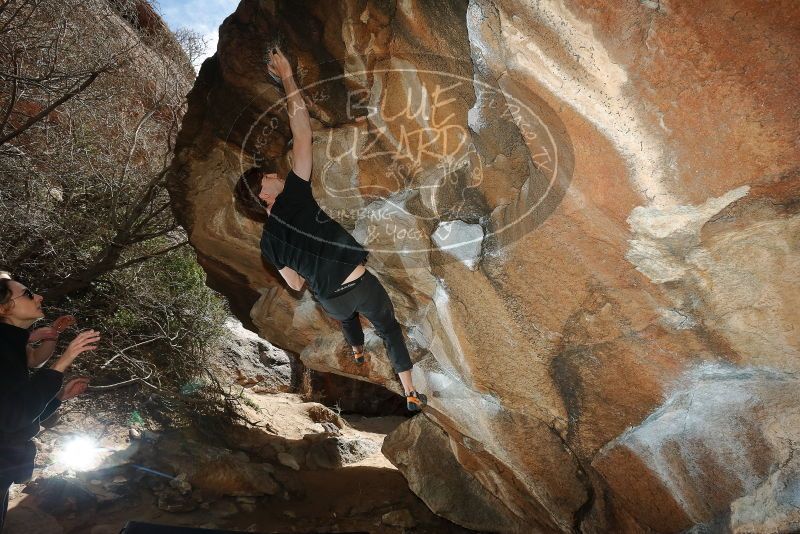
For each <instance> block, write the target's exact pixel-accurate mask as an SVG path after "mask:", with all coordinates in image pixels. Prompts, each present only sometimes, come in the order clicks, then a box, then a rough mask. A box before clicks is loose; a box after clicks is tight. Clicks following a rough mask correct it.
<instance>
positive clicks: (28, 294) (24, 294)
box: [10, 287, 33, 300]
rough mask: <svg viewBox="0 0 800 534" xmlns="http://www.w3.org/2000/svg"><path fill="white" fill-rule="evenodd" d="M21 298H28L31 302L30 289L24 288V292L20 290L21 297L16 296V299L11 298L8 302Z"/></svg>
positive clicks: (31, 292) (31, 294)
mask: <svg viewBox="0 0 800 534" xmlns="http://www.w3.org/2000/svg"><path fill="white" fill-rule="evenodd" d="M22 297H28V298H29V299H31V300H33V291H31V290H30V289H28V288H27V287H26V288H25V289H24V290H22V295H17V296H16V297H14V298H12V299H10V300H17V299H18V298H22Z"/></svg>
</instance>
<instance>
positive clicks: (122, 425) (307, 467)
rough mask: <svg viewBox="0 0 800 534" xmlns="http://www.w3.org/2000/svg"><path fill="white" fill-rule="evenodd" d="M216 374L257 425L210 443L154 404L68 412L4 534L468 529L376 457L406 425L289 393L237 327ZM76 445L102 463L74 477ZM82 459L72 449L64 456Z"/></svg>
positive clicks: (109, 401)
mask: <svg viewBox="0 0 800 534" xmlns="http://www.w3.org/2000/svg"><path fill="white" fill-rule="evenodd" d="M216 363H217V364H219V376H220V377H222V378H223V379H224V380H227V381H228V383H229V384H231V385H234V384H235V385H240V384H241V385H243V386H244V387H242V388H239V390H240V391H241V395H242V401H243V406H244V410H245V411H246V415H247V417H248V418H249V419H250V421H251V422H253V423H254V424H248V425H246V426H239V427H231V428H230V429H228V433H227V440H226V442H225V443H215V444H211V443H209V441H208V438H204V437H202V436H200V435H199V434H198V433H197V432H196V431H195V430H194V429H192V428H189V427H184V428H169V427H168V425H160V424H158V423H157V422H156V421H154V420H153V419H152V418H150V417H148V416H143V414H145V413H146V412H147V410H146V407H147V404H148V403H152V402H153V399H152V398H151V397H149V396H148V395H147V394H144V393H142V392H139V393H134V392H133V390H131V389H118V390H112V391H108V392H99V391H95V392H91V393H89V394H87V395H85V396H83V397H80V398H77V399H74V400H73V401H70V402H69V403H67V404H65V406H64V407H63V408H62V410H61V411H60V412H59V414H58V415H57V416H54V417H53V418H52V419H50V420H49V421H47V423H46V425H45V426H46V428H45V429H44V430H43V431H42V432H41V433H40V434H39V436H38V437H37V446H38V448H39V454H38V456H37V466H36V471H35V473H34V477H33V479H32V481H31V482H30V483H28V484H26V485H15V486H13V488H12V495H11V504H10V511H9V515H8V522H7V531H6V532H7V534H21V533H24V534H30V533H32V532H35V533H37V534H39V533H40V534H50V533H53V534H56V533H64V534H72V533H74V534H78V533H91V534H107V533H108V534H110V533H117V532H119V530H120V528H122V526H123V525H124V524H125V523H126V522H127V521H130V520H136V521H145V522H153V523H162V524H172V525H183V526H190V525H191V526H199V527H205V528H219V529H229V530H241V531H245V532H344V531H364V532H388V533H394V532H397V533H399V532H421V533H425V532H437V533H438V532H470V531H468V530H465V529H463V528H460V527H458V526H456V525H453V524H451V523H449V522H447V521H446V520H444V519H441V518H439V517H438V516H436V515H434V514H433V513H432V512H430V510H428V508H427V507H426V506H425V505H424V503H423V502H422V501H421V500H419V499H418V498H417V497H416V496H415V495H414V494H413V493H412V492H411V491H410V489H409V487H408V484H407V482H406V480H405V479H404V478H403V476H402V475H401V474H400V472H399V471H398V470H397V469H396V468H395V467H394V466H393V465H392V464H390V463H389V461H388V460H387V459H386V458H385V457H384V456H383V454H382V453H381V445H382V443H383V439H384V437H385V435H386V434H387V433H388V432H390V431H392V430H393V429H394V428H395V427H396V426H397V425H398V424H400V423H402V422H403V421H404V420H405V418H404V417H401V416H381V417H364V416H360V415H346V414H345V415H342V414H340V413H337V411H335V410H333V409H331V408H328V407H326V406H324V405H323V404H320V403H316V402H306V401H305V400H304V397H303V396H301V395H299V394H296V393H291V392H289V391H288V390H290V389H291V385H290V381H291V372H290V370H289V369H288V367H287V366H288V359H287V357H286V355H285V354H283V353H281V351H278V350H275V349H273V348H271V347H269V346H267V345H266V344H264V343H263V341H260V340H258V339H257V338H253V337H252V336H248V335H247V334H246V333H244V332H238V335H237V336H234V340H233V343H232V344H231V345H230V346H229V347H228V349H226V351H225V352H224V353H223V354H222V355H221V357H220V358H219V361H217V362H216ZM75 436H89V437H91V438H93V439H94V440H95V441H96V444H97V448H98V453H99V454H98V457H97V459H96V460H94V461H93V462H92V461H91V460H89V459H87V462H88V463H87V464H85V465H84V466H82V467H79V468H76V467H74V466H70V465H68V464H67V462H66V460H67V458H66V457H65V456H64V453H63V451H64V450H67V449H68V444H69V443H70V442H71V440H73V439H74V438H75ZM75 454H77V453H73V454H72V457H74V456H75Z"/></svg>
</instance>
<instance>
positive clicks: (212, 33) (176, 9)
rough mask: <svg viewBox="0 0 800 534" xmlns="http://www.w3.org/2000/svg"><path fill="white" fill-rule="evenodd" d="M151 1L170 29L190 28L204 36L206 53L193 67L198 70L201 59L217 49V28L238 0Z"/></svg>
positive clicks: (234, 7)
mask: <svg viewBox="0 0 800 534" xmlns="http://www.w3.org/2000/svg"><path fill="white" fill-rule="evenodd" d="M152 3H153V5H154V6H155V8H156V10H157V11H158V12H159V13H161V16H162V17H163V18H164V20H165V21H166V23H167V25H168V26H169V28H170V29H171V30H172V31H175V30H177V29H178V28H191V29H193V30H195V31H197V32H199V33H200V34H201V35H202V36H203V37H204V38H205V40H206V55H205V56H203V57H201V58H200V59H198V60H197V61H196V63H195V69H197V70H199V69H200V64H201V63H203V60H205V59H206V58H207V57H209V56H213V55H214V52H216V51H217V41H218V40H219V37H218V35H217V28H219V25H220V24H222V21H223V20H225V17H227V16H228V15H230V14H231V13H233V12H234V11H236V6H238V5H239V0H153V1H152Z"/></svg>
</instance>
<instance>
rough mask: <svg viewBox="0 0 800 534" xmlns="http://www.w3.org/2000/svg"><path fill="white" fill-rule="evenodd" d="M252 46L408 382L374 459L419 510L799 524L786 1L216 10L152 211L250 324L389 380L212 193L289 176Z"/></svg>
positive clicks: (674, 525)
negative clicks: (348, 346)
mask: <svg viewBox="0 0 800 534" xmlns="http://www.w3.org/2000/svg"><path fill="white" fill-rule="evenodd" d="M276 35H281V36H282V37H283V40H284V42H285V43H286V49H287V50H288V51H289V52H290V55H291V56H292V58H293V59H292V60H293V61H294V62H295V63H296V65H297V79H298V82H299V85H301V86H302V87H303V91H304V94H305V97H306V99H307V102H308V105H309V108H310V111H311V115H312V117H313V125H314V174H313V178H312V184H313V190H314V195H315V197H316V198H317V200H318V202H319V203H320V205H321V206H322V207H323V208H324V209H325V210H326V211H327V212H328V213H329V214H330V215H331V216H332V217H334V218H336V219H337V220H339V221H340V222H341V223H342V224H343V225H344V226H345V227H346V228H348V229H349V230H351V231H352V232H353V235H354V236H355V237H356V238H357V239H358V240H359V241H360V242H362V243H363V244H365V245H366V246H367V247H368V248H369V249H370V251H371V256H370V263H369V264H368V266H369V268H370V269H371V270H372V271H373V272H375V273H376V275H378V276H379V277H380V279H381V280H382V282H383V283H384V285H385V286H386V288H387V290H388V291H389V294H390V296H391V297H392V300H393V302H394V305H395V309H396V312H397V316H398V319H399V320H400V322H401V323H402V324H403V325H404V326H405V328H406V331H407V334H408V337H409V343H410V348H411V349H412V350H411V351H412V353H413V358H414V360H415V362H416V364H417V365H416V366H415V371H414V380H415V383H417V385H418V386H419V389H421V390H423V391H426V392H428V393H429V397H430V406H429V409H428V411H427V412H426V414H425V415H423V417H427V420H426V421H425V422H424V423H423V422H415V423H409V427H408V428H405V429H403V430H402V431H398V432H399V433H398V435H396V436H394V437H393V438H392V439H391V440H389V441H387V446H385V450H386V452H387V454H388V455H389V456H390V457H391V458H394V460H395V461H396V463H397V464H398V465H399V466H400V467H401V469H403V470H404V472H405V473H406V475H407V476H408V477H409V479H410V484H411V487H412V489H414V490H415V491H418V492H419V494H420V496H421V497H422V498H423V500H425V501H426V502H427V503H428V505H429V506H431V508H432V509H433V510H434V511H435V512H437V513H440V514H442V515H444V516H446V517H448V519H451V520H452V521H455V522H457V523H461V524H464V525H468V526H470V527H472V528H478V529H482V530H491V531H505V532H515V531H526V529H530V528H533V529H538V530H540V531H563V532H570V531H573V530H575V529H579V530H582V531H585V532H609V531H614V532H639V531H643V530H646V529H650V530H653V531H661V532H675V531H680V530H682V529H686V528H689V527H691V526H692V525H704V526H705V527H708V528H712V529H713V528H718V529H721V530H725V529H730V530H735V531H741V532H758V531H763V532H772V531H776V530H783V531H791V530H793V529H800V517H798V515H797V512H796V510H797V506H800V502H795V501H796V499H797V490H796V487H797V480H798V478H800V473H799V472H798V470H797V465H798V464H797V462H796V459H793V456H792V454H791V451H793V450H795V449H796V448H797V443H798V442H800V420H799V419H798V417H800V415H799V414H798V404H800V403H798V399H800V382H798V378H797V372H798V371H799V370H800V358H798V356H800V320H798V317H800V315H799V314H798V313H797V309H798V308H800V291H798V289H797V288H798V282H800V215H798V211H799V208H798V206H800V202H799V199H800V170H798V169H800V152H799V151H798V145H797V143H798V139H800V120H799V118H800V98H798V97H799V96H800V94H799V93H800V91H798V81H800V80H798V76H797V72H798V71H800V70H799V69H800V5H798V4H797V3H796V2H790V1H783V2H780V1H778V2H771V3H770V4H769V5H766V4H763V3H758V2H748V1H744V0H740V1H739V0H737V1H735V2H721V1H720V2H702V3H700V2H682V3H678V2H664V1H659V0H642V1H640V2H633V1H631V2H624V3H619V2H617V3H614V2H600V3H597V2H587V1H582V0H581V1H578V0H570V1H556V0H545V1H542V2H537V3H535V4H534V5H528V4H525V3H521V2H517V1H514V0H494V1H490V0H470V1H469V2H435V3H434V2H420V1H413V0H410V1H402V2H397V3H393V2H377V1H375V2H373V1H366V2H365V1H363V0H360V1H355V0H353V1H350V0H346V1H342V2H335V3H334V2H320V3H316V2H292V3H291V4H287V5H284V4H281V5H280V6H278V7H276V6H274V5H273V4H272V3H270V2H257V1H251V0H244V1H242V3H241V4H240V5H239V7H238V8H237V10H236V12H235V13H234V14H233V15H231V16H230V17H229V18H228V19H226V21H225V23H224V24H223V25H222V27H221V30H220V41H219V48H218V50H217V54H216V55H215V56H214V57H213V58H211V59H209V60H208V61H207V62H206V63H205V64H204V65H203V68H202V70H201V72H200V75H199V77H198V80H197V83H196V85H195V88H194V89H193V91H192V93H191V94H190V95H189V111H188V114H187V118H186V120H185V122H184V125H183V128H182V131H181V135H180V139H179V143H178V145H177V148H176V158H175V163H174V167H173V170H174V171H175V172H174V174H173V176H172V178H171V184H170V187H171V191H172V194H173V199H174V206H175V209H176V212H177V213H178V215H179V216H180V217H181V218H182V220H183V222H184V224H185V226H186V227H187V229H188V230H189V232H190V235H191V241H192V244H193V245H194V246H195V248H196V249H197V252H198V254H199V256H200V257H201V261H202V262H203V265H204V266H205V267H206V269H207V272H208V273H209V275H210V277H211V282H212V283H213V284H215V285H216V287H218V288H220V289H222V290H223V292H225V293H227V294H228V295H230V297H231V299H232V301H233V302H234V305H235V309H236V310H237V311H238V313H239V314H240V315H245V314H249V318H248V317H245V319H250V320H251V321H252V323H251V324H254V325H255V326H256V327H257V328H258V330H259V333H260V334H261V336H262V337H264V338H265V339H267V340H269V341H270V342H272V343H274V344H276V345H278V346H280V347H282V348H285V349H287V350H290V351H293V352H295V353H297V354H299V355H300V357H301V358H302V360H303V361H304V363H305V364H306V365H308V366H310V367H312V368H314V369H318V370H323V371H328V372H337V373H340V374H343V375H346V376H351V377H353V378H358V379H361V380H367V381H370V382H374V383H378V384H382V385H385V386H386V387H387V388H389V389H393V390H395V391H399V384H398V383H397V382H396V379H395V378H394V376H393V375H392V372H391V368H390V366H389V364H388V361H387V360H386V358H385V356H384V355H383V353H382V347H381V343H380V340H379V339H378V338H377V337H376V336H375V335H373V334H371V332H370V331H368V335H367V345H368V348H371V349H372V352H373V356H372V359H371V361H370V363H369V365H368V366H367V368H366V369H361V368H356V367H355V366H353V365H352V364H351V363H350V362H349V360H347V359H346V358H342V355H341V349H342V346H343V341H342V339H341V334H340V333H339V331H338V325H337V324H336V323H335V322H334V321H331V320H330V319H328V318H326V317H325V314H324V312H323V311H322V310H321V308H320V307H319V306H318V305H317V304H316V302H315V301H314V299H313V298H312V296H311V295H310V294H309V293H308V292H304V293H301V294H298V293H296V292H293V291H291V290H289V289H287V288H286V286H285V285H284V284H283V283H282V281H281V279H280V276H279V275H278V274H277V272H275V271H274V270H272V269H271V268H270V267H269V266H264V265H263V263H262V261H261V258H260V254H259V248H258V240H259V238H260V234H261V225H260V224H258V223H256V222H253V221H250V220H248V219H246V218H244V217H243V216H242V215H240V214H239V213H238V212H237V211H236V210H235V209H234V205H233V196H232V191H233V185H234V184H235V182H236V180H237V178H238V176H239V175H240V174H241V173H242V172H243V171H244V170H246V169H247V168H249V167H250V166H251V165H252V164H253V162H254V161H258V160H264V159H267V160H275V161H277V162H278V163H280V164H281V165H282V166H283V167H284V168H288V166H289V162H288V159H287V152H288V151H289V139H290V132H289V128H288V122H287V116H286V112H285V106H284V105H283V97H284V95H283V94H282V93H281V92H280V91H279V90H277V89H276V88H275V87H274V86H273V85H271V84H270V83H269V82H268V81H267V77H266V74H265V68H264V65H263V63H262V62H261V58H262V57H263V53H264V49H265V46H266V43H268V42H272V41H273V40H274V39H275V36H276ZM367 326H368V325H367ZM425 432H436V433H437V434H436V436H435V437H432V436H430V437H426V436H425V435H424V434H425ZM415 455H419V456H420V457H422V456H423V455H424V456H426V457H429V456H431V455H434V457H436V456H438V457H439V458H441V460H442V461H441V462H439V463H437V462H429V461H428V460H427V459H420V460H419V461H416V460H415ZM437 466H438V468H439V469H441V470H442V472H437ZM453 468H458V469H461V470H463V473H461V474H458V475H457V476H456V475H453V474H452V473H448V474H445V473H444V470H448V469H449V470H450V471H452V469H453ZM437 480H447V481H449V482H448V487H447V491H442V488H441V487H440V485H439V486H437V483H436V481H437ZM459 499H462V501H459V502H471V503H474V506H472V507H464V506H462V505H459V506H455V502H456V501H457V500H459ZM498 502H500V503H502V507H499V505H498ZM793 505H794V508H793V507H792V506H793ZM480 509H492V510H494V511H495V513H491V514H489V513H486V514H483V515H482V514H476V513H474V512H475V510H480ZM481 517H483V520H482V519H481Z"/></svg>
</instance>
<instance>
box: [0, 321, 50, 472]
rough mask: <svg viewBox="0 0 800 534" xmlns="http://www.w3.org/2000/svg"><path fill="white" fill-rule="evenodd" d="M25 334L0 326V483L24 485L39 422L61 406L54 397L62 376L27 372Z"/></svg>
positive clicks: (12, 328) (21, 329)
mask: <svg viewBox="0 0 800 534" xmlns="http://www.w3.org/2000/svg"><path fill="white" fill-rule="evenodd" d="M28 335H29V334H28V331H27V330H26V329H24V328H19V327H16V326H12V325H10V324H7V323H2V322H0V481H3V480H6V481H12V482H24V481H26V480H28V479H30V477H31V474H32V473H33V460H34V457H35V456H36V446H35V445H34V443H33V442H32V441H31V438H32V437H34V436H35V435H36V434H37V433H38V432H39V421H40V420H41V419H46V418H47V417H49V416H50V415H51V414H52V413H53V412H54V411H56V409H58V407H59V406H60V405H61V401H59V400H58V399H57V398H55V397H56V395H57V394H58V392H59V390H60V389H61V384H62V382H63V380H64V374H63V373H61V372H59V371H56V370H54V369H39V370H38V371H36V372H35V373H33V374H30V373H29V372H28V359H27V355H26V352H25V347H26V345H27V344H28Z"/></svg>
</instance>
